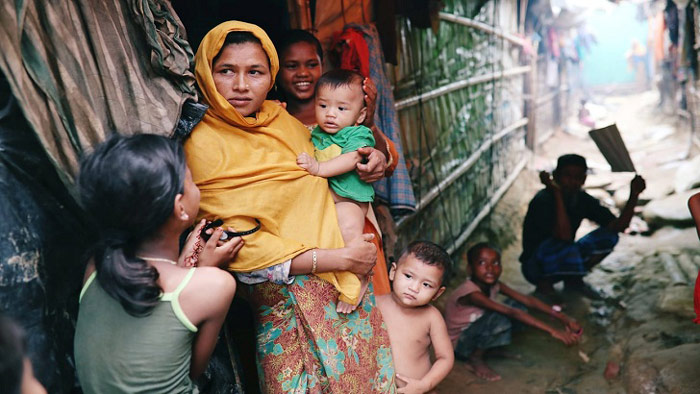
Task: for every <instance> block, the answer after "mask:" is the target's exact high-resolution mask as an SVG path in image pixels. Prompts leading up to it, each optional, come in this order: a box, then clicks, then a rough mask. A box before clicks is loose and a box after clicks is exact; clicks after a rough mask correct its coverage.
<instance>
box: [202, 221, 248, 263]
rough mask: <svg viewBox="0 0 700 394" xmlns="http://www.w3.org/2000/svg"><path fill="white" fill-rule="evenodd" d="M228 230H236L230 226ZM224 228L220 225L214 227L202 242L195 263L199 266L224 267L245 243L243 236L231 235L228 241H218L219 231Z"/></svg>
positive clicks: (221, 231)
mask: <svg viewBox="0 0 700 394" xmlns="http://www.w3.org/2000/svg"><path fill="white" fill-rule="evenodd" d="M228 231H236V230H234V229H233V228H232V227H229V228H228ZM223 232H224V230H223V229H222V228H221V227H218V228H216V229H214V232H213V233H212V234H211V237H210V238H209V240H208V241H207V243H205V244H204V248H203V249H202V252H201V253H200V254H199V261H198V262H197V265H199V266H201V267H219V268H222V269H226V268H227V266H228V264H229V263H230V262H231V261H232V260H233V259H234V258H236V254H237V253H238V251H239V250H241V248H242V247H243V245H244V244H245V241H243V238H241V237H233V238H231V239H230V240H228V241H225V242H222V241H219V238H220V237H221V233H223Z"/></svg>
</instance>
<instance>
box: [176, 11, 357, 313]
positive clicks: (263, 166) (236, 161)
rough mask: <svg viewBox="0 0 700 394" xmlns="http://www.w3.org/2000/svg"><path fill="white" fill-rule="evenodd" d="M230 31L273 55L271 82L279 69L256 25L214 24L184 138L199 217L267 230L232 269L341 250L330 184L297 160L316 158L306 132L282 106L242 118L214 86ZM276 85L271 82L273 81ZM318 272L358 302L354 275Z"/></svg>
mask: <svg viewBox="0 0 700 394" xmlns="http://www.w3.org/2000/svg"><path fill="white" fill-rule="evenodd" d="M232 31H247V32H250V33H252V34H253V35H254V36H255V37H257V38H258V39H259V40H260V42H261V43H262V48H263V50H264V51H265V52H266V53H267V55H268V57H269V59H270V72H271V74H272V81H274V77H275V75H276V73H277V70H278V69H279V61H278V58H277V52H276V51H275V47H274V45H273V44H272V41H270V39H269V37H268V36H267V34H266V33H265V32H264V31H263V30H262V29H260V28H259V27H257V26H255V25H251V24H249V23H244V22H238V21H230V22H224V23H222V24H220V25H218V26H217V27H215V28H214V29H212V30H211V31H210V32H209V33H207V35H206V36H205V37H204V39H203V40H202V43H201V44H200V45H199V49H198V51H197V55H196V56H195V76H196V78H197V84H198V85H199V88H200V91H201V94H202V100H203V101H204V102H205V103H206V104H207V105H209V109H208V110H207V112H206V114H205V115H204V118H203V119H202V121H201V122H199V124H197V126H196V127H195V128H194V130H193V131H192V135H191V136H190V138H189V139H188V140H187V141H186V142H185V152H186V154H187V163H188V165H189V168H190V170H191V171H192V179H193V180H194V182H195V184H197V186H198V187H199V191H200V195H201V199H200V204H199V215H198V216H199V217H200V218H201V217H206V218H208V219H210V220H213V219H214V218H220V219H222V220H223V221H224V225H225V226H231V227H234V228H236V229H248V228H252V227H254V221H253V219H258V220H259V221H260V222H261V224H262V228H261V229H260V231H257V232H255V233H253V234H251V235H248V236H246V237H245V247H244V248H242V249H241V250H240V251H239V252H238V254H237V255H236V259H235V260H234V261H233V262H232V263H231V264H229V267H228V268H229V270H231V271H236V272H251V271H255V270H259V269H262V268H266V267H271V266H273V265H276V264H280V263H282V262H284V261H287V260H289V259H291V258H293V257H295V256H297V255H299V254H301V253H303V252H305V251H307V250H309V249H314V248H324V249H336V248H341V247H343V237H342V235H341V234H340V229H339V228H338V219H337V217H336V212H335V204H334V203H333V198H332V196H331V194H330V191H329V189H328V181H327V180H326V179H324V178H321V177H316V176H313V175H310V174H309V173H308V172H306V171H304V170H303V169H302V168H300V167H299V166H298V165H297V164H296V158H297V155H298V154H299V153H301V152H306V153H308V154H310V155H313V149H314V147H313V145H312V144H311V139H310V138H309V131H308V130H307V129H306V127H304V126H303V125H302V124H301V123H300V122H299V121H298V120H297V119H295V118H294V117H292V116H291V115H289V113H287V111H286V110H284V109H283V108H282V107H281V106H279V105H277V104H276V103H273V102H272V101H265V102H264V103H263V104H262V106H261V107H260V108H259V109H258V111H257V112H256V113H255V116H254V117H253V116H249V117H243V116H242V115H241V114H240V113H239V112H238V111H237V110H236V109H235V108H234V107H233V106H232V105H231V104H229V103H228V101H226V99H225V98H224V97H223V96H222V95H221V94H220V93H219V92H218V91H217V90H216V85H215V83H214V79H213V76H212V70H211V68H212V62H213V59H214V57H215V56H216V55H217V54H218V53H219V51H220V49H221V47H222V46H223V43H224V40H225V38H226V35H227V34H228V33H229V32H232ZM270 88H272V83H271V85H270ZM317 276H319V277H320V278H322V279H324V280H326V281H327V282H329V283H331V284H332V285H333V286H335V287H336V289H337V290H338V291H339V292H340V298H339V299H340V300H341V301H344V302H346V303H349V304H355V303H357V301H358V296H359V293H360V281H359V279H357V276H356V275H355V274H353V273H351V272H346V271H338V272H323V273H319V274H318V275H317Z"/></svg>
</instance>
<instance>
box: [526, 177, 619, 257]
mask: <svg viewBox="0 0 700 394" xmlns="http://www.w3.org/2000/svg"><path fill="white" fill-rule="evenodd" d="M564 206H565V207H566V213H567V215H568V216H569V222H570V223H571V234H573V235H574V236H575V235H576V230H578V228H579V226H580V225H581V221H582V220H583V219H584V218H585V219H589V220H592V221H594V222H596V223H598V225H600V226H601V227H602V226H607V225H608V224H610V222H612V221H613V220H615V215H613V214H612V213H611V212H610V210H609V209H607V208H605V207H603V206H602V205H600V201H598V200H597V199H596V198H595V197H593V196H591V195H590V194H588V193H586V192H585V191H583V190H581V191H579V192H578V193H576V194H575V195H573V196H571V197H568V198H567V197H564ZM555 223H556V205H555V202H554V195H553V194H552V192H550V191H549V190H547V189H542V190H540V191H539V192H537V194H535V197H533V198H532V201H530V205H529V207H528V209H527V215H525V221H524V222H523V253H522V254H521V255H520V261H521V262H523V263H524V262H526V261H527V260H528V259H530V257H531V256H532V255H533V254H534V253H535V251H536V250H537V247H538V246H540V244H541V243H542V242H544V241H545V240H546V239H547V238H550V237H552V234H553V233H554V225H555Z"/></svg>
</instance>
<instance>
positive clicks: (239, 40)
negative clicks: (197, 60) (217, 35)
mask: <svg viewBox="0 0 700 394" xmlns="http://www.w3.org/2000/svg"><path fill="white" fill-rule="evenodd" d="M246 43H252V44H258V45H260V46H261V47H262V42H261V41H260V39H259V38H258V37H255V35H253V33H251V32H247V31H232V32H230V33H228V34H227V35H226V39H224V44H223V45H222V46H221V49H219V53H217V54H216V56H214V59H212V61H211V64H215V63H216V61H217V60H219V56H221V52H223V51H224V48H226V47H227V46H229V45H235V44H246ZM265 56H266V57H267V54H266V55H265ZM267 65H268V67H270V58H269V57H268V59H267Z"/></svg>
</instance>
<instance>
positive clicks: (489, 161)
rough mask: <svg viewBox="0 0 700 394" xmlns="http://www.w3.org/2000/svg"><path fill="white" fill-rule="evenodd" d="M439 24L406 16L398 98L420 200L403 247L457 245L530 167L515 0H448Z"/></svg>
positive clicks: (402, 223) (402, 227)
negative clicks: (422, 24) (423, 25)
mask: <svg viewBox="0 0 700 394" xmlns="http://www.w3.org/2000/svg"><path fill="white" fill-rule="evenodd" d="M444 3H445V7H444V9H443V10H442V12H441V13H440V19H441V20H440V25H439V29H438V31H437V33H433V31H432V30H431V29H418V28H415V27H413V26H412V25H411V22H410V21H409V20H408V19H404V20H401V21H400V39H401V58H400V62H399V66H398V67H397V70H396V81H397V83H396V89H395V96H396V103H397V109H399V122H400V124H401V129H402V143H403V148H404V155H405V158H406V162H407V165H408V167H409V170H410V172H411V179H412V181H413V187H414V191H415V194H416V199H417V201H419V204H418V211H417V212H416V213H415V214H413V215H411V216H409V217H404V218H401V220H399V241H398V244H397V248H400V247H402V246H403V245H405V244H407V243H408V242H409V241H411V240H414V239H428V240H432V241H434V242H437V243H439V244H440V245H443V246H444V247H446V248H448V250H449V251H450V252H454V251H456V250H458V249H459V248H460V247H461V246H463V245H464V242H465V241H466V239H467V238H468V237H469V235H470V234H471V232H472V231H473V230H474V228H475V227H476V225H477V224H478V223H479V221H481V220H482V219H483V218H484V217H486V215H488V213H489V212H490V210H491V208H492V207H493V205H495V203H496V202H497V201H498V199H499V198H500V197H501V196H502V195H503V193H504V192H505V190H507V188H508V186H509V185H510V184H511V183H512V182H513V180H514V179H515V177H516V176H517V174H518V173H519V172H520V171H521V170H522V168H523V167H524V165H525V163H526V160H527V158H528V157H529V151H528V149H527V148H526V146H525V131H526V126H527V123H528V119H527V118H525V117H524V112H523V109H524V107H525V99H526V95H525V94H524V93H523V86H524V85H523V84H524V81H525V79H526V78H529V77H530V75H529V73H530V71H531V67H530V66H529V65H528V64H521V63H520V62H519V55H520V45H519V44H520V41H519V39H518V38H517V37H515V36H513V35H511V34H510V32H515V31H516V30H517V8H516V5H515V4H516V2H505V1H504V2H501V1H489V2H487V3H486V5H484V6H483V7H481V8H480V9H478V10H475V9H473V8H474V5H473V3H475V2H469V1H465V0H462V1H459V0H446V1H444Z"/></svg>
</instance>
